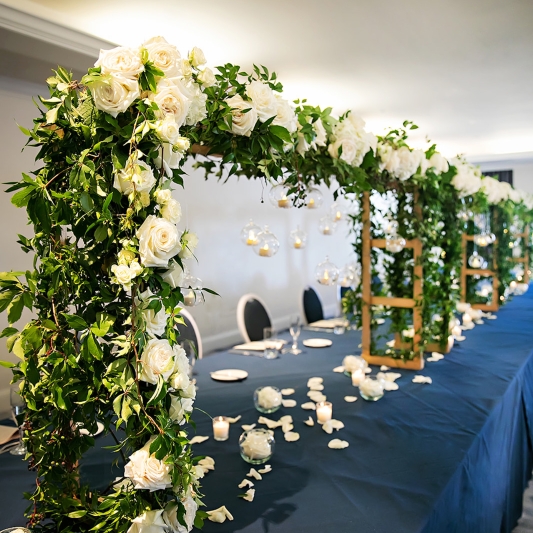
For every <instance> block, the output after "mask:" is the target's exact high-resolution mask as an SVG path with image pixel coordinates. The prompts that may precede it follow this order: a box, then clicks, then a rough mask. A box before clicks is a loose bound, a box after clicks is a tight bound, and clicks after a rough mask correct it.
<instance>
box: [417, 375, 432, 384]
mask: <svg viewBox="0 0 533 533" xmlns="http://www.w3.org/2000/svg"><path fill="white" fill-rule="evenodd" d="M413 383H428V384H430V383H433V380H432V379H431V378H430V377H428V376H421V375H417V376H415V377H414V378H413Z"/></svg>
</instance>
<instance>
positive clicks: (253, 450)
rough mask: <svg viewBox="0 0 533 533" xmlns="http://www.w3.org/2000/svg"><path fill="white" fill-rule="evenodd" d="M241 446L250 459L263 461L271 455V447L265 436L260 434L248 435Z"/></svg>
mask: <svg viewBox="0 0 533 533" xmlns="http://www.w3.org/2000/svg"><path fill="white" fill-rule="evenodd" d="M241 446H242V449H243V451H244V453H245V454H246V455H247V456H248V457H249V458H250V459H264V458H265V457H270V455H272V447H271V444H270V443H269V442H268V438H267V436H266V435H262V434H260V433H253V432H252V433H248V434H247V435H246V438H245V439H244V441H243V442H242V444H241Z"/></svg>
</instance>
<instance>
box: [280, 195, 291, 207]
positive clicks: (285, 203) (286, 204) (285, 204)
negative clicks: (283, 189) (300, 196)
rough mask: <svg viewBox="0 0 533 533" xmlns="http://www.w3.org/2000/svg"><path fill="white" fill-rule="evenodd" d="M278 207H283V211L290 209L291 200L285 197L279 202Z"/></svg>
mask: <svg viewBox="0 0 533 533" xmlns="http://www.w3.org/2000/svg"><path fill="white" fill-rule="evenodd" d="M278 207H281V208H282V209H286V208H287V207H289V199H288V198H287V197H286V196H284V197H283V198H281V199H280V200H278Z"/></svg>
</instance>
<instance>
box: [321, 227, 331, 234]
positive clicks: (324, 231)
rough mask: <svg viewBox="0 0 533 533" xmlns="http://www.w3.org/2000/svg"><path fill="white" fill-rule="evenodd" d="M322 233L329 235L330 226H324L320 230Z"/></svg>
mask: <svg viewBox="0 0 533 533" xmlns="http://www.w3.org/2000/svg"><path fill="white" fill-rule="evenodd" d="M322 233H323V234H324V235H331V228H330V227H329V226H325V227H324V230H323V231H322Z"/></svg>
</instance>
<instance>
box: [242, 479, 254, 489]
mask: <svg viewBox="0 0 533 533" xmlns="http://www.w3.org/2000/svg"><path fill="white" fill-rule="evenodd" d="M253 486H254V484H253V483H252V482H251V481H250V480H249V479H243V480H242V481H241V482H240V483H239V488H240V489H244V487H253Z"/></svg>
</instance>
